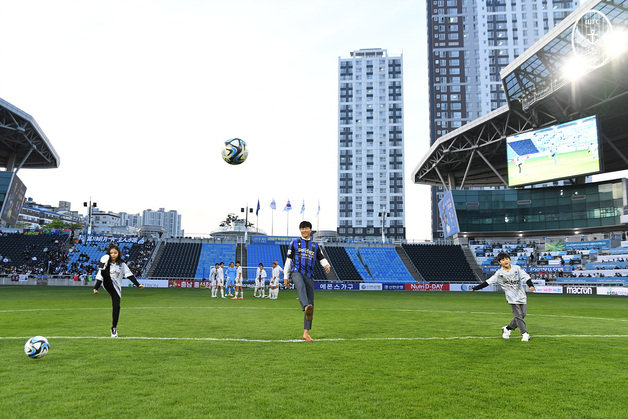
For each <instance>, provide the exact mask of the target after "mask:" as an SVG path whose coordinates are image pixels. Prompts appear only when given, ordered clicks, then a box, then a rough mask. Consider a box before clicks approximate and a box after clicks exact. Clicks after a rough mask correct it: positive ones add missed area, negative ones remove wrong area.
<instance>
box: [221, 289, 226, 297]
mask: <svg viewBox="0 0 628 419" xmlns="http://www.w3.org/2000/svg"><path fill="white" fill-rule="evenodd" d="M220 296H221V297H224V296H225V290H223V289H222V288H221V289H220Z"/></svg>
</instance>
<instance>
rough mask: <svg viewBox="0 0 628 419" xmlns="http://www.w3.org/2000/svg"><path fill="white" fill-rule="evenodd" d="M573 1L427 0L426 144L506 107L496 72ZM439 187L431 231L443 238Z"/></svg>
mask: <svg viewBox="0 0 628 419" xmlns="http://www.w3.org/2000/svg"><path fill="white" fill-rule="evenodd" d="M579 4H580V2H579V0H574V1H571V0H569V1H567V0H508V1H506V0H486V1H476V0H428V2H427V19H428V54H429V58H428V61H429V89H430V95H429V96H430V99H429V100H430V144H433V143H434V142H435V141H436V140H437V139H438V138H439V137H441V136H443V135H445V134H447V133H448V132H450V131H453V130H454V129H456V128H459V127H461V126H462V125H464V124H466V123H467V122H470V121H473V120H474V119H476V118H478V117H479V116H482V115H485V114H487V113H489V112H490V111H492V110H494V109H497V108H499V107H501V106H504V105H506V97H505V95H504V90H503V87H502V83H501V78H500V76H499V72H500V71H501V70H502V69H503V68H504V67H506V65H508V63H510V62H511V61H513V60H514V59H515V58H516V57H517V56H519V55H520V54H522V53H523V52H524V51H525V50H526V49H528V48H529V47H530V46H531V45H532V44H534V43H535V42H536V41H537V40H539V39H540V38H541V37H542V36H543V35H544V34H545V33H547V32H548V31H549V30H550V29H551V28H553V27H554V26H555V25H556V24H558V23H559V22H560V21H562V20H563V19H564V18H565V17H566V16H567V15H569V14H570V13H571V12H572V11H573V10H574V9H576V8H577V7H578V6H579ZM443 193H444V191H443V188H442V187H433V188H432V235H433V238H434V239H438V238H441V237H443V235H442V228H441V226H440V219H439V215H438V201H439V200H440V199H441V198H442V196H443Z"/></svg>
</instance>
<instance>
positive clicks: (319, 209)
mask: <svg viewBox="0 0 628 419" xmlns="http://www.w3.org/2000/svg"><path fill="white" fill-rule="evenodd" d="M320 213H321V201H318V209H317V210H316V215H318V214H320Z"/></svg>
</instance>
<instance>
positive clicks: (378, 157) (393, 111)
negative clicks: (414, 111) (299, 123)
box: [338, 48, 406, 240]
mask: <svg viewBox="0 0 628 419" xmlns="http://www.w3.org/2000/svg"><path fill="white" fill-rule="evenodd" d="M402 58H403V57H402V56H398V57H389V56H388V52H387V51H386V50H385V49H380V48H369V49H360V50H357V51H353V52H351V57H350V58H342V57H339V58H338V235H339V236H342V237H349V238H356V239H369V240H371V239H372V240H381V238H382V237H383V235H384V236H385V237H386V239H390V240H401V239H405V237H406V229H405V209H404V205H405V199H404V171H403V59H402ZM382 224H383V228H384V231H383V235H382Z"/></svg>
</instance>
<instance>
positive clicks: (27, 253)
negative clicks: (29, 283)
mask: <svg viewBox="0 0 628 419" xmlns="http://www.w3.org/2000/svg"><path fill="white" fill-rule="evenodd" d="M67 239H68V236H67V235H50V234H32V235H31V234H3V235H0V264H1V267H2V272H3V273H26V272H32V273H36V274H43V273H47V272H48V262H49V261H50V271H51V272H50V273H54V272H55V271H58V270H63V269H64V268H65V266H66V264H67V256H66V254H65V251H64V246H65V244H66V242H67Z"/></svg>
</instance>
